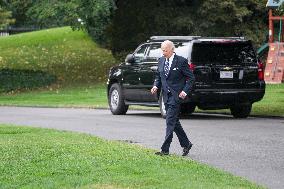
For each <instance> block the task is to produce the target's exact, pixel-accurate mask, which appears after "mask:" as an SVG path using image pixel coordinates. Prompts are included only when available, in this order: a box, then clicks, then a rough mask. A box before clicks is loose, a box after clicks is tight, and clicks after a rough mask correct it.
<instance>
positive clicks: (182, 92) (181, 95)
mask: <svg viewBox="0 0 284 189" xmlns="http://www.w3.org/2000/svg"><path fill="white" fill-rule="evenodd" d="M186 96H187V94H186V93H185V92H184V91H181V92H180V93H179V95H178V97H180V98H181V99H185V97H186Z"/></svg>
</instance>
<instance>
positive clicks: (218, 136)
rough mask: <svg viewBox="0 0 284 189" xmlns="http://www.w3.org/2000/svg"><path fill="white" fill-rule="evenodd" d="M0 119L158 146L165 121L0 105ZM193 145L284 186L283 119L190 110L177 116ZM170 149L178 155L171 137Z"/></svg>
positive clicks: (219, 161)
mask: <svg viewBox="0 0 284 189" xmlns="http://www.w3.org/2000/svg"><path fill="white" fill-rule="evenodd" d="M0 112H1V113H0V123H12V124H17V125H28V126H37V127H45V128H56V129H60V130H71V131H78V132H83V133H91V134H94V135H96V136H99V137H102V138H106V139H110V140H125V141H132V142H136V143H138V144H141V145H143V146H145V147H148V148H153V149H157V150H159V148H160V145H161V143H162V141H163V137H164V132H165V120H163V119H161V118H160V115H159V113H158V111H129V112H128V114H127V115H125V116H113V115H111V114H110V112H109V110H94V109H64V108H55V109H52V108H16V107H0ZM181 123H182V125H183V127H184V129H185V131H186V132H187V133H188V135H189V138H190V140H191V141H192V142H193V144H194V146H193V148H192V150H191V151H190V158H192V159H194V160H197V161H199V162H203V163H206V164H209V165H211V166H214V167H217V168H220V169H223V170H225V171H228V172H231V173H233V174H235V175H238V176H242V177H246V178H247V179H249V180H251V181H253V182H256V183H259V184H262V185H264V186H267V187H269V188H273V189H280V188H284V181H283V180H284V179H283V178H284V119H280V118H279V119H276V118H273V119H269V118H256V117H250V118H248V119H233V118H232V117H231V116H226V115H208V114H194V115H193V116H191V117H190V118H183V119H181ZM171 153H176V154H181V148H180V147H179V144H178V140H177V138H176V137H174V141H173V144H172V146H171Z"/></svg>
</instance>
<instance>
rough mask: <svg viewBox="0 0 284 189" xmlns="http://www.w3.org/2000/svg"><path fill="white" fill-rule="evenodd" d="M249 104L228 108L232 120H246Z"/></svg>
mask: <svg viewBox="0 0 284 189" xmlns="http://www.w3.org/2000/svg"><path fill="white" fill-rule="evenodd" d="M251 107H252V105H251V103H249V104H239V105H234V106H232V107H231V108H230V110H231V114H232V115H233V116H234V118H247V117H248V116H249V114H250V112H251Z"/></svg>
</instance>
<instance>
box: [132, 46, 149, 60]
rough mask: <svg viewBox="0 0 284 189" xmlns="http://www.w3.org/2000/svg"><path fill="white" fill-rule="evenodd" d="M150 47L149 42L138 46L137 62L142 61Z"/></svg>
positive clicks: (135, 55)
mask: <svg viewBox="0 0 284 189" xmlns="http://www.w3.org/2000/svg"><path fill="white" fill-rule="evenodd" d="M147 47H148V44H144V45H141V46H140V47H138V48H137V50H136V51H135V53H134V59H135V63H140V62H142V60H143V59H144V57H145V51H146V49H147Z"/></svg>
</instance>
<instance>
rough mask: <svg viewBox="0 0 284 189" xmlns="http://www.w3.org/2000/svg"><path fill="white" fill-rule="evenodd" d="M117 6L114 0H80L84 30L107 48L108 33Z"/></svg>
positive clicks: (80, 12)
mask: <svg viewBox="0 0 284 189" xmlns="http://www.w3.org/2000/svg"><path fill="white" fill-rule="evenodd" d="M115 8H116V6H115V3H114V1H113V0H80V2H79V13H78V14H79V15H80V18H81V19H82V21H83V26H82V27H83V28H85V29H86V30H87V32H88V33H89V35H90V36H91V37H92V38H93V39H94V40H95V41H96V42H98V43H99V44H101V45H103V46H106V45H107V44H108V39H107V36H106V31H107V29H108V26H109V24H110V22H111V16H112V15H113V11H114V10H115Z"/></svg>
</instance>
